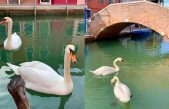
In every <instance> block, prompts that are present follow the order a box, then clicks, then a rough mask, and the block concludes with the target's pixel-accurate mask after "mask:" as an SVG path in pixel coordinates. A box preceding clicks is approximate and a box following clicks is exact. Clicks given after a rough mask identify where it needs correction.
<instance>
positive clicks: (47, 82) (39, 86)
mask: <svg viewBox="0 0 169 109" xmlns="http://www.w3.org/2000/svg"><path fill="white" fill-rule="evenodd" d="M74 50H75V46H74V45H67V46H66V48H65V55H64V77H62V76H60V75H59V74H58V73H57V72H55V71H54V70H53V69H52V68H51V67H50V66H48V65H46V64H44V63H42V62H39V61H32V62H24V63H21V64H20V66H16V65H12V64H10V63H7V65H8V66H9V67H10V68H11V69H12V70H13V71H14V72H15V73H16V75H21V76H22V77H23V79H24V81H25V85H26V88H29V89H32V90H35V91H38V92H42V93H47V94H54V95H67V94H69V93H71V92H72V90H73V82H72V79H71V75H70V62H71V60H72V61H73V62H74V63H76V62H77V61H76V57H75V55H74Z"/></svg>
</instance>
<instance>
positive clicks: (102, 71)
mask: <svg viewBox="0 0 169 109" xmlns="http://www.w3.org/2000/svg"><path fill="white" fill-rule="evenodd" d="M91 72H92V73H94V74H95V75H107V74H111V73H114V72H116V69H115V68H113V67H110V66H102V67H99V68H97V69H96V70H95V71H91Z"/></svg>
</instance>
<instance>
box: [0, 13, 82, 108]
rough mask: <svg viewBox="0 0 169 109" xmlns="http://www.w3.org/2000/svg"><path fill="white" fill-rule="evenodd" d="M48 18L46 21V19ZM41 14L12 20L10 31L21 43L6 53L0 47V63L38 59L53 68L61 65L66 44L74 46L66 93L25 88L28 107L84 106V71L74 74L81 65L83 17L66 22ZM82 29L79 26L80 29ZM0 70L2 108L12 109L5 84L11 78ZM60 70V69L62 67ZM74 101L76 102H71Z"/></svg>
mask: <svg viewBox="0 0 169 109" xmlns="http://www.w3.org/2000/svg"><path fill="white" fill-rule="evenodd" d="M49 19H50V20H49ZM49 19H46V17H44V19H43V17H42V16H41V18H40V19H39V18H37V19H34V18H33V17H32V18H31V17H30V19H27V18H23V19H20V20H19V19H18V18H17V19H13V21H14V25H13V32H14V31H15V32H17V33H19V34H20V36H21V39H22V41H23V45H22V46H21V48H20V49H19V50H17V51H13V52H8V51H6V50H4V49H3V47H2V48H0V59H1V61H0V66H4V65H6V63H7V62H11V63H13V64H16V65H18V64H20V63H22V62H26V61H33V60H38V61H41V62H44V63H46V64H48V65H49V66H51V67H52V68H53V69H54V70H55V71H57V69H58V68H59V65H60V64H63V56H64V54H63V51H64V47H65V46H66V45H67V44H70V43H72V44H74V45H76V48H77V49H78V51H77V54H76V56H77V58H78V63H77V64H76V65H73V64H72V65H71V66H72V68H75V71H73V72H74V73H71V74H72V80H73V83H74V90H73V92H72V94H70V95H68V96H55V95H48V94H42V93H38V92H35V91H32V90H29V89H27V92H28V96H29V99H30V104H31V107H32V109H70V107H71V109H84V105H83V104H84V103H83V87H84V86H83V84H84V71H82V72H78V73H76V71H78V70H82V69H83V68H84V58H83V57H84V56H83V53H84V50H83V48H84V40H83V37H81V34H82V32H81V31H82V30H79V28H81V27H79V26H81V24H82V22H83V18H78V19H76V18H75V20H73V19H69V20H68V21H65V20H62V19H57V18H50V17H49ZM81 29H82V28H81ZM0 32H1V33H0V41H1V43H3V41H4V39H5V38H6V27H5V26H3V25H2V26H0ZM3 68H4V67H2V68H1V69H0V101H2V100H3V99H5V100H4V102H3V103H2V102H1V103H0V107H1V108H2V109H15V108H16V106H15V103H14V101H13V99H12V97H11V96H10V95H9V93H8V91H7V88H6V87H7V84H8V83H9V81H10V79H11V78H13V72H11V71H8V70H6V71H4V70H3ZM62 69H63V68H62ZM75 102H76V103H75Z"/></svg>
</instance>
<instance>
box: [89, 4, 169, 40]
mask: <svg viewBox="0 0 169 109" xmlns="http://www.w3.org/2000/svg"><path fill="white" fill-rule="evenodd" d="M87 22H88V33H89V34H90V35H91V36H92V37H94V39H101V38H106V37H115V36H116V35H117V34H119V33H120V32H121V31H122V30H123V29H124V28H126V27H127V26H129V25H131V24H133V23H137V24H140V25H143V26H146V27H148V28H150V29H152V30H154V31H156V32H158V33H159V34H161V35H162V36H164V38H165V39H169V8H166V7H163V6H161V5H159V4H155V3H152V2H148V1H136V2H128V3H116V4H110V5H109V6H107V7H106V8H104V9H103V10H101V11H99V12H98V13H97V14H95V15H94V16H93V17H91V18H90V19H88V21H87Z"/></svg>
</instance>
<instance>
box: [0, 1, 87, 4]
mask: <svg viewBox="0 0 169 109" xmlns="http://www.w3.org/2000/svg"><path fill="white" fill-rule="evenodd" d="M0 4H3V5H17V4H18V5H34V4H36V5H80V4H85V0H0Z"/></svg>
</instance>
